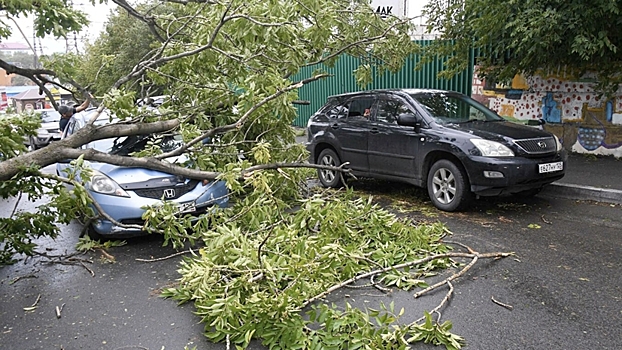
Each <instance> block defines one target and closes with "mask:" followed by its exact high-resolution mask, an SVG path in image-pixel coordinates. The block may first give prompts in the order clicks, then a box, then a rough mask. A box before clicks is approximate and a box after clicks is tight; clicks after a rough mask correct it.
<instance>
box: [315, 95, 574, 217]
mask: <svg viewBox="0 0 622 350" xmlns="http://www.w3.org/2000/svg"><path fill="white" fill-rule="evenodd" d="M307 135H308V140H307V144H306V145H307V149H308V150H309V152H310V161H311V162H312V163H315V164H320V165H325V166H329V167H326V168H321V169H318V176H319V180H320V182H321V183H322V185H323V186H326V187H339V186H342V185H343V184H344V181H345V178H346V177H344V176H343V173H341V172H340V171H338V170H337V169H331V168H330V167H339V166H342V165H343V166H344V167H346V168H348V169H350V171H351V173H352V174H353V175H355V176H360V177H371V178H378V179H386V180H393V181H401V182H406V183H410V184H413V185H416V186H419V187H423V188H427V191H428V194H429V196H430V199H431V200H432V203H433V204H434V205H435V206H436V207H437V208H439V209H441V210H444V211H456V210H461V209H464V208H465V207H466V206H467V205H468V204H469V203H470V202H471V200H472V199H473V198H474V197H475V196H497V195H501V194H519V195H523V196H533V195H536V194H537V193H539V192H540V190H541V189H542V188H543V187H544V186H545V185H547V184H550V183H551V182H553V181H557V180H559V179H561V178H562V177H563V176H564V172H565V168H566V160H567V153H566V151H565V150H564V149H563V148H562V145H561V143H560V141H559V139H558V138H557V137H556V136H555V135H553V134H551V133H549V132H546V131H544V130H541V128H533V127H529V126H525V125H521V124H517V123H513V122H510V121H507V120H505V119H503V118H502V117H500V116H499V115H497V114H496V113H495V112H493V111H491V110H490V109H488V108H486V107H485V106H483V105H481V104H480V103H478V102H477V101H475V100H473V99H471V98H470V97H468V96H466V95H464V94H460V93H457V92H451V91H441V90H424V89H400V90H371V91H362V92H355V93H347V94H342V95H335V96H331V97H329V98H328V99H327V102H326V104H325V105H324V106H323V107H321V108H320V109H319V110H318V111H317V112H316V113H315V114H314V115H313V116H311V118H310V119H309V122H308V124H307ZM344 163H347V164H344Z"/></svg>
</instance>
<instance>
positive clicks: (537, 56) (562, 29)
mask: <svg viewBox="0 0 622 350" xmlns="http://www.w3.org/2000/svg"><path fill="white" fill-rule="evenodd" d="M621 9H622V2H620V1H610V0H525V1H505V0H468V1H466V0H456V1H445V0H432V1H430V2H429V4H428V5H427V6H426V7H425V14H426V15H427V16H428V17H429V22H428V29H429V30H433V31H437V32H440V33H441V34H442V38H443V39H448V40H453V43H454V44H453V45H447V46H440V45H439V46H437V47H436V49H437V50H438V51H436V52H441V53H455V54H456V56H455V58H454V59H453V60H452V61H450V66H449V67H448V68H449V69H450V71H452V72H453V71H454V69H459V68H460V67H465V66H466V65H468V64H470V63H469V60H468V50H469V49H471V48H475V49H476V61H477V64H478V65H480V66H481V68H482V72H483V73H484V74H485V75H488V76H491V77H495V78H498V79H499V80H504V79H511V78H512V77H513V76H514V75H515V74H517V73H526V74H527V75H531V74H533V73H535V72H537V71H539V70H542V71H544V72H546V73H558V72H561V71H563V70H567V71H571V72H573V73H574V74H576V75H580V74H582V73H584V72H588V71H590V72H594V73H596V74H597V75H598V79H599V80H600V81H601V82H603V83H604V84H603V85H608V84H609V83H613V84H618V83H620V81H621V78H622V77H621V76H620V74H619V72H620V70H621V69H622V51H621V50H620V48H621V45H622V34H620V31H619V30H618V27H619V26H620V24H622V16H621Z"/></svg>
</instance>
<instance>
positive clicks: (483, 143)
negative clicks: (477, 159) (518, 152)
mask: <svg viewBox="0 0 622 350" xmlns="http://www.w3.org/2000/svg"><path fill="white" fill-rule="evenodd" d="M471 142H472V143H473V144H474V145H475V147H477V149H479V151H480V152H481V153H482V156H484V157H514V152H512V150H511V149H509V148H507V147H506V146H505V145H503V144H501V143H499V142H495V141H490V140H483V139H471Z"/></svg>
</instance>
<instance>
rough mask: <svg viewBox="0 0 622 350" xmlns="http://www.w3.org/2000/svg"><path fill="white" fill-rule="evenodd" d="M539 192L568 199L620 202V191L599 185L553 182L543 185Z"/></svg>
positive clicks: (621, 198)
mask: <svg viewBox="0 0 622 350" xmlns="http://www.w3.org/2000/svg"><path fill="white" fill-rule="evenodd" d="M541 193H542V194H548V195H551V196H554V197H561V198H568V199H579V200H592V201H597V202H605V203H613V204H622V191H620V190H614V189H605V188H600V187H592V186H580V185H573V184H565V183H559V182H554V183H552V184H550V185H549V186H545V187H544V189H543V191H542V192H541Z"/></svg>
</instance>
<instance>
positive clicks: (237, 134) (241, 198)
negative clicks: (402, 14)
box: [0, 0, 507, 349]
mask: <svg viewBox="0 0 622 350" xmlns="http://www.w3.org/2000/svg"><path fill="white" fill-rule="evenodd" d="M112 2H113V3H115V4H116V5H118V7H119V9H120V10H119V11H118V12H116V15H115V17H113V18H112V19H111V21H110V23H109V25H108V27H107V31H106V33H104V35H103V36H102V37H101V38H100V39H99V40H98V41H97V42H96V43H94V44H93V45H92V46H89V52H88V53H87V54H86V55H84V56H77V55H55V56H52V57H49V58H48V59H47V60H45V61H44V68H43V69H32V68H21V67H17V66H15V65H12V64H10V63H9V62H6V61H4V60H1V59H0V67H2V68H4V69H5V70H7V72H9V73H16V74H19V75H22V76H25V77H27V78H29V79H31V80H32V81H33V82H35V83H36V84H37V85H38V86H39V87H40V88H41V89H42V90H43V91H45V92H46V93H48V94H49V90H48V87H49V86H50V85H63V86H64V87H66V88H68V89H70V90H72V91H73V92H74V93H76V94H84V95H83V96H88V98H89V99H90V100H91V101H92V102H94V104H96V105H98V107H97V110H96V112H94V113H93V114H92V115H93V117H92V119H91V121H90V123H88V124H87V125H86V126H85V127H84V128H82V129H80V130H79V131H77V132H75V133H74V134H72V135H71V136H69V137H67V138H65V139H63V140H61V141H58V142H53V143H52V144H50V145H49V146H46V147H45V148H42V149H39V150H35V151H31V152H27V150H26V148H25V146H24V145H23V138H24V135H33V134H34V133H35V132H36V129H37V127H38V126H39V122H38V121H37V120H35V119H34V118H30V117H26V116H18V117H9V116H3V117H1V118H0V180H1V182H0V197H2V198H9V197H11V198H16V199H17V200H18V201H19V200H32V201H43V204H41V205H39V207H38V209H37V211H36V212H32V213H31V212H24V211H20V210H18V205H17V204H16V206H15V209H14V210H13V212H12V213H10V214H9V215H8V216H7V217H3V218H1V219H0V260H1V261H2V262H3V263H6V262H8V261H10V260H11V259H13V258H15V256H16V255H17V254H20V253H21V254H27V255H29V254H33V253H34V249H35V246H34V244H33V239H35V238H37V237H40V236H51V237H54V236H56V235H57V234H58V233H59V226H58V224H66V223H68V222H70V221H71V220H72V219H73V217H74V214H75V213H76V212H78V213H80V216H81V217H83V218H86V219H87V220H94V219H97V218H98V217H102V216H103V217H105V218H107V219H110V218H109V217H106V213H104V212H102V210H98V211H97V212H96V211H94V210H93V209H92V207H90V206H89V204H92V205H96V204H97V203H95V202H93V201H92V198H91V197H90V194H89V192H88V191H86V189H85V187H84V186H83V184H82V182H81V181H79V179H78V177H77V174H80V177H81V178H82V179H88V177H89V174H90V172H89V167H88V163H89V162H103V163H108V164H114V165H119V166H128V167H141V168H149V169H154V170H160V171H163V172H167V173H170V174H175V175H180V176H183V177H187V178H192V179H197V180H208V181H207V182H209V181H214V180H222V181H225V182H226V184H227V187H228V188H229V190H230V202H231V203H232V204H231V206H230V207H229V208H227V209H223V210H215V211H212V210H209V211H207V212H206V213H204V214H201V215H200V216H198V217H191V216H189V215H183V214H180V213H179V208H178V207H177V206H176V205H175V204H174V203H172V202H168V201H162V202H161V203H158V205H154V206H152V207H149V208H146V213H145V214H144V215H143V219H144V221H145V222H144V224H143V225H136V224H123V223H119V222H114V224H115V225H117V226H121V227H127V228H139V229H143V230H145V231H147V232H150V233H158V234H162V235H163V236H164V239H165V244H171V245H172V246H173V247H174V248H180V247H183V246H186V245H187V244H192V245H199V246H200V249H199V250H197V251H198V254H197V255H195V256H193V257H192V258H190V259H187V260H186V261H185V262H184V263H183V265H182V269H181V270H180V272H181V273H182V274H183V277H182V279H181V282H180V284H179V285H178V287H177V288H172V289H170V290H168V291H167V294H166V295H167V296H170V297H173V298H175V299H177V300H179V301H181V302H187V301H193V302H194V303H195V305H196V306H197V308H198V310H199V312H198V313H199V314H200V315H201V317H202V320H203V322H206V335H207V336H208V337H209V338H210V339H212V340H215V341H220V340H226V341H228V342H235V343H236V344H239V345H242V346H245V345H247V344H248V343H249V341H250V339H251V338H253V337H254V338H261V339H262V340H263V341H264V343H265V344H266V345H268V346H269V347H271V348H275V349H276V348H299V347H305V348H318V349H319V348H334V349H341V348H343V349H345V348H357V347H362V348H366V349H377V348H386V349H404V348H406V347H407V346H408V344H409V343H411V342H415V341H425V342H432V343H434V344H443V345H445V346H446V347H447V348H448V349H458V348H460V347H461V345H462V339H461V338H460V337H457V336H455V335H453V334H451V333H450V332H449V331H450V329H451V324H450V323H448V322H445V323H442V324H440V322H438V319H437V320H435V321H432V318H431V316H430V314H427V315H426V316H425V317H424V318H425V321H426V322H425V323H424V324H418V323H417V322H414V323H411V324H409V325H405V326H400V325H395V324H394V323H396V322H397V320H398V319H399V316H400V315H401V312H395V310H393V307H392V306H389V307H386V308H384V310H370V311H369V312H365V311H362V310H357V309H353V308H351V307H350V306H349V305H348V306H347V307H346V310H345V311H341V310H339V309H338V308H337V307H334V306H328V305H319V306H317V305H316V304H314V303H316V302H319V300H321V299H322V297H323V296H325V295H326V294H327V293H328V292H330V291H331V290H335V289H336V288H339V287H340V286H343V285H346V284H351V283H354V282H356V281H358V279H359V278H361V277H362V276H368V277H370V276H375V275H382V277H379V278H381V279H382V283H383V284H385V285H389V286H395V287H398V288H404V289H409V288H414V287H415V286H417V287H425V282H422V281H421V280H419V278H418V277H420V276H426V275H428V274H429V273H432V271H433V270H434V269H435V268H437V267H440V268H444V267H448V266H451V265H453V264H452V262H451V261H450V260H448V258H449V257H452V256H462V257H468V258H472V259H473V262H472V263H471V264H469V265H467V267H465V269H464V270H463V271H462V272H461V273H459V274H455V275H453V276H451V277H450V278H448V279H447V280H446V283H447V284H448V286H449V287H450V290H449V292H448V296H447V297H446V298H445V299H444V301H443V302H442V303H441V305H439V306H438V307H437V308H436V309H435V310H431V313H434V312H436V311H438V309H439V308H440V307H441V306H442V305H443V303H445V301H446V300H447V299H448V298H449V296H450V295H451V292H452V290H453V287H452V286H451V283H450V279H453V278H457V277H458V276H460V275H461V274H462V273H464V271H466V269H468V268H469V267H470V266H472V265H473V264H474V263H475V261H477V259H478V258H480V257H482V258H485V257H500V256H502V255H481V254H479V253H476V252H473V251H472V250H470V248H469V251H470V252H469V254H462V255H460V254H458V255H451V254H449V253H447V251H448V250H449V248H448V247H446V246H445V245H443V244H442V243H441V242H440V240H441V238H442V237H443V236H444V235H445V234H446V233H447V232H446V229H445V228H444V227H443V226H442V225H420V224H418V223H413V222H410V221H407V220H403V219H398V218H396V217H395V216H394V215H391V214H389V213H387V212H385V211H382V210H380V209H378V208H377V207H375V206H374V205H372V203H371V201H368V200H365V199H360V198H356V197H355V196H353V195H352V193H349V192H348V193H346V194H345V195H344V194H342V193H340V192H334V191H326V192H321V193H318V194H314V193H313V192H314V190H313V189H310V188H309V187H308V185H307V179H308V177H309V175H310V171H309V168H312V167H322V166H320V165H311V164H308V163H307V162H306V159H308V154H307V152H306V151H305V149H304V146H303V145H301V144H297V143H296V142H295V139H294V131H293V129H292V127H291V124H292V122H293V120H294V118H295V116H296V111H295V107H294V106H293V104H292V102H293V101H295V100H297V98H298V96H297V89H298V88H300V87H302V86H303V85H305V84H313V82H314V81H317V80H319V79H323V78H326V77H327V76H328V74H326V73H325V72H323V71H316V72H313V73H312V74H311V75H309V76H307V77H304V78H302V80H300V81H292V80H291V77H292V76H294V75H295V74H296V73H298V72H299V71H300V70H301V68H303V67H307V66H314V65H316V64H320V63H324V64H326V65H327V66H331V65H333V64H334V63H335V62H336V60H337V59H338V57H339V56H340V55H343V54H350V55H354V56H359V57H361V58H362V59H363V60H364V62H366V65H364V66H363V67H362V68H361V69H360V70H358V71H356V72H353V74H356V76H357V79H358V80H359V81H360V82H361V83H362V84H363V85H365V82H366V81H369V79H371V76H370V75H369V74H371V72H373V71H384V70H385V69H384V68H388V69H390V70H394V71H395V70H398V69H400V68H401V65H402V63H403V61H404V59H405V58H406V57H407V56H408V55H410V54H411V53H413V52H414V51H415V50H416V49H417V47H416V45H415V44H414V43H413V41H412V40H411V37H410V32H411V23H410V22H409V21H408V20H402V19H398V18H393V17H388V18H385V19H381V18H380V17H379V16H377V15H375V14H374V12H373V9H372V8H371V7H370V6H368V4H369V3H368V1H351V0H294V1H291V0H224V1H220V0H169V1H167V0H158V1H153V2H149V3H145V4H142V5H141V6H140V7H132V6H131V5H130V4H129V3H128V2H127V1H125V0H112ZM2 4H3V6H8V5H11V6H13V11H14V12H13V13H14V14H15V13H16V12H15V11H18V10H19V11H26V12H30V13H36V14H38V15H45V14H46V13H47V12H48V11H51V12H54V11H61V10H62V9H59V6H61V4H64V2H62V1H60V0H47V1H32V2H29V1H21V0H20V1H2ZM26 5H28V6H29V7H28V6H26ZM63 11H64V12H63ZM66 11H68V10H62V11H61V12H58V13H64V14H67V13H68V12H66ZM57 15H58V14H57ZM63 16H64V15H63ZM63 18H65V17H63ZM75 18H77V19H78V20H77V22H71V23H66V22H62V21H60V22H57V23H52V22H49V21H41V22H40V23H42V27H41V32H40V34H41V33H50V32H52V33H61V32H62V30H60V29H58V28H55V26H63V28H64V29H63V30H64V31H65V32H66V31H70V30H77V29H78V28H77V27H75V26H78V27H79V25H80V24H82V23H83V22H82V21H81V17H79V16H78V17H75ZM130 19H131V20H130ZM74 25H75V26H74ZM146 29H148V33H149V34H147V30H146ZM121 36H122V37H121ZM115 50H116V52H115ZM132 50H133V52H128V51H132ZM371 64H378V65H379V66H380V67H379V69H370V65H371ZM153 93H158V94H164V95H167V96H168V99H167V100H166V102H165V103H164V104H163V105H162V106H160V107H159V108H158V109H157V110H155V109H145V108H139V107H138V106H137V105H136V101H137V99H142V98H146V97H148V96H149V95H151V94H153ZM102 96H103V97H102ZM100 97H102V98H100ZM104 109H107V110H108V111H107V112H106V113H108V112H110V113H112V114H114V115H115V116H116V117H117V118H118V119H119V122H117V123H114V124H108V125H101V126H98V125H95V123H94V121H95V118H96V117H97V116H98V115H99V114H100V113H102V112H103V111H104ZM171 132H173V133H177V134H179V135H181V136H182V137H183V140H184V143H183V146H182V147H181V148H179V149H177V150H175V151H172V152H168V153H163V151H162V150H161V149H160V148H158V147H147V148H146V149H145V150H143V151H141V152H139V153H136V154H132V155H129V156H122V155H114V154H107V153H102V152H99V151H97V150H95V149H93V148H83V147H82V146H84V145H85V144H87V143H89V142H91V141H95V140H100V139H107V138H113V137H122V136H130V135H154V134H155V135H158V134H162V133H171ZM182 154H183V155H185V156H186V159H187V161H186V162H185V163H184V164H176V163H175V164H173V163H170V162H168V161H167V160H166V159H167V158H170V157H174V156H179V155H182ZM66 160H73V161H72V164H73V167H72V168H71V170H70V171H68V172H66V173H63V174H50V173H48V172H44V171H42V168H43V167H45V166H48V165H51V164H54V163H56V162H59V161H66ZM332 169H333V170H342V169H335V168H332ZM207 182H206V183H207ZM64 184H71V185H73V189H72V190H71V191H70V190H68V189H67V188H66V187H65V186H64ZM100 209H101V208H100ZM433 253H438V254H437V255H433V256H431V255H430V254H433ZM503 256H507V255H503ZM396 264H397V265H396ZM370 270H376V271H370ZM366 274H367V275H366ZM344 279H349V280H347V281H344ZM372 282H373V281H372ZM331 285H333V286H332V287H330V286H331ZM439 285H441V284H437V285H435V286H430V288H432V289H433V288H436V287H437V286H439ZM327 288H328V289H327ZM426 290H430V289H426ZM421 293H423V292H421ZM320 304H321V303H320ZM311 305H313V308H312V309H311V310H310V311H309V314H308V315H309V319H308V320H306V319H305V318H304V317H302V316H301V314H300V312H301V311H302V310H303V309H305V308H306V307H310V306H311ZM439 317H440V313H439ZM424 318H422V319H424ZM344 339H345V340H346V341H344Z"/></svg>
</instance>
